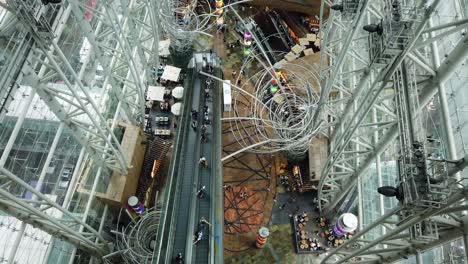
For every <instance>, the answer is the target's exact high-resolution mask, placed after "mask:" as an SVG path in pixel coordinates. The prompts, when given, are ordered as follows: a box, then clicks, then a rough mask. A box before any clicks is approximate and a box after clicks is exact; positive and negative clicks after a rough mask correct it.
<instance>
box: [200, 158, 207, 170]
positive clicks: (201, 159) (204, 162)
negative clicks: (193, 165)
mask: <svg viewBox="0 0 468 264" xmlns="http://www.w3.org/2000/svg"><path fill="white" fill-rule="evenodd" d="M198 163H200V165H202V166H203V167H204V168H208V161H206V158H205V157H203V156H202V157H201V158H200V160H198Z"/></svg>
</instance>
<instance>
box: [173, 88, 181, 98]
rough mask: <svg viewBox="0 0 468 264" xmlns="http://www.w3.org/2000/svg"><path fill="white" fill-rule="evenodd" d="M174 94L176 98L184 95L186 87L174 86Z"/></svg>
mask: <svg viewBox="0 0 468 264" xmlns="http://www.w3.org/2000/svg"><path fill="white" fill-rule="evenodd" d="M172 96H174V98H177V99H180V98H182V97H183V96H184V87H182V86H177V87H176V88H174V89H173V90H172Z"/></svg>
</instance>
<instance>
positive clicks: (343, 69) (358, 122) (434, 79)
mask: <svg viewBox="0 0 468 264" xmlns="http://www.w3.org/2000/svg"><path fill="white" fill-rule="evenodd" d="M340 2H341V1H334V4H338V3H340ZM356 2H360V5H359V6H360V8H358V9H357V10H358V11H357V12H358V13H356V14H355V15H354V19H355V20H353V22H352V23H347V21H348V20H349V19H350V18H349V16H345V15H344V14H340V13H339V12H332V13H331V15H330V18H329V20H328V22H327V25H326V28H325V29H324V36H323V39H324V41H323V42H322V61H323V62H325V61H328V62H329V66H328V67H323V68H322V71H321V74H322V79H323V80H325V85H324V89H330V91H329V93H328V96H330V97H332V98H333V97H338V98H339V99H340V100H337V102H338V103H339V104H331V105H330V106H329V108H330V109H329V111H328V112H330V113H331V116H332V118H333V121H332V125H333V127H332V128H331V130H330V131H329V134H330V155H329V159H328V160H327V163H326V165H325V167H324V169H323V172H322V178H321V181H320V185H319V198H320V206H321V208H322V210H325V211H326V212H332V211H333V209H334V208H335V207H336V206H337V205H338V204H339V203H340V202H342V201H343V199H344V198H345V196H346V195H347V194H348V193H349V192H350V191H351V190H352V189H353V187H354V186H355V184H356V182H357V179H358V177H359V176H360V175H362V173H363V172H364V171H366V169H367V168H368V167H369V166H370V165H371V164H372V163H373V162H374V161H375V159H376V157H377V156H378V155H380V154H381V153H382V152H383V151H384V150H385V149H386V148H387V147H388V146H389V145H390V144H391V143H392V142H393V141H394V140H395V139H396V137H397V136H398V128H397V123H396V121H397V119H396V118H397V116H396V114H395V110H394V105H393V104H392V100H393V97H394V94H393V84H394V82H395V80H393V73H394V72H395V71H396V70H397V69H398V68H399V65H400V64H401V63H402V62H403V61H407V62H408V63H410V64H412V65H413V67H415V69H416V71H417V72H418V78H419V83H418V85H419V87H420V88H419V90H420V104H421V106H424V105H425V104H427V103H428V102H429V100H430V99H431V98H432V97H433V96H434V95H435V93H436V91H437V84H438V83H440V82H443V81H444V80H447V79H448V77H450V75H451V74H453V72H454V70H455V69H456V67H457V66H458V65H460V63H462V62H463V60H464V58H465V57H466V49H465V47H466V43H465V41H464V40H461V41H460V42H459V44H458V46H457V47H455V48H454V49H453V51H452V52H451V54H448V56H447V58H446V60H445V62H446V63H445V64H442V65H441V66H440V67H439V68H437V69H434V68H433V67H431V66H429V65H430V64H429V63H428V62H427V59H425V58H424V57H422V56H419V55H420V54H421V53H422V52H424V50H425V49H427V48H428V47H427V45H428V44H429V43H431V40H434V38H432V37H427V38H422V37H421V35H422V33H425V34H426V33H428V32H430V31H431V28H429V27H428V26H427V22H428V21H429V19H430V18H431V16H432V15H433V14H434V12H435V11H436V7H437V4H438V2H439V1H434V3H433V4H432V5H431V6H428V7H424V13H423V14H421V15H420V16H418V17H415V20H416V21H418V22H417V23H416V24H415V25H413V26H415V29H414V37H413V38H412V39H410V40H409V43H407V46H406V48H405V49H404V50H402V51H401V52H400V53H398V54H395V58H394V59H393V61H391V64H390V65H389V66H385V64H381V63H379V62H378V61H369V58H365V56H368V55H367V53H368V51H369V45H368V40H367V35H368V33H367V32H365V31H364V30H362V27H363V25H366V24H370V23H371V22H375V21H379V20H380V19H381V15H379V14H382V13H383V10H382V7H379V6H376V4H375V3H373V2H372V1H370V2H371V3H368V2H367V1H364V0H363V1H356ZM323 4H324V6H325V5H328V4H331V3H329V2H328V1H323ZM419 8H421V6H419ZM376 10H380V11H379V12H376ZM360 12H365V13H366V15H365V16H362V15H361V13H360ZM363 17H366V19H367V20H366V21H367V22H365V23H364V22H363V21H361V22H360V23H358V22H357V21H356V19H363ZM348 22H349V21H348ZM460 23H462V22H460ZM465 23H466V22H465ZM458 24H459V23H458ZM346 25H349V26H346ZM452 26H453V25H452ZM353 27H359V29H358V32H359V31H360V33H356V31H355V30H352V28H353ZM440 29H441V31H442V32H443V30H446V29H445V28H440ZM459 30H461V29H459ZM439 32H440V31H439ZM452 33H453V31H452ZM440 34H443V33H440ZM350 39H352V40H351V41H350V42H349V40H350ZM421 43H424V45H421ZM358 54H359V55H358ZM373 114H376V115H377V116H378V117H379V119H378V120H373V118H372V115H373ZM375 131H378V133H379V140H378V141H377V142H374V141H373V140H372V134H373V133H374V132H375Z"/></svg>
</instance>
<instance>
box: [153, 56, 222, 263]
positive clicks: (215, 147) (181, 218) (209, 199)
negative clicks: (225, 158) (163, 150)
mask: <svg viewBox="0 0 468 264" xmlns="http://www.w3.org/2000/svg"><path fill="white" fill-rule="evenodd" d="M203 56H205V57H208V59H207V61H208V62H209V63H210V64H212V63H214V65H215V66H216V65H217V63H216V61H214V60H211V59H210V58H209V57H210V56H209V54H204V55H201V54H195V59H194V60H192V62H191V64H190V68H189V69H188V71H187V73H188V76H187V83H186V86H185V87H187V89H185V90H186V91H185V96H184V104H183V109H182V115H181V120H180V122H179V130H178V137H177V139H176V143H175V149H174V155H173V157H174V158H173V161H172V164H171V170H170V172H169V173H170V175H169V177H170V179H169V180H168V186H167V188H166V190H167V193H166V195H165V201H164V203H165V206H164V208H163V214H164V217H163V218H162V223H161V225H160V226H163V227H161V228H160V230H158V245H159V247H158V248H156V249H155V254H154V259H153V263H173V262H174V258H175V256H176V255H177V254H178V253H179V252H180V253H182V254H183V256H184V259H185V263H222V247H221V245H222V241H221V238H222V236H221V234H222V232H221V230H222V217H219V214H217V212H218V211H221V212H222V203H220V202H219V201H221V200H222V177H221V163H220V156H221V152H220V147H221V146H220V141H221V139H220V135H221V133H220V132H219V131H220V121H219V120H220V119H219V115H220V109H219V105H220V104H219V99H218V98H219V91H220V89H219V88H218V87H217V86H218V84H217V83H215V82H214V81H213V85H212V87H213V88H212V89H210V91H209V97H208V98H205V96H204V93H205V92H204V90H205V86H206V77H204V76H201V75H199V74H198V71H199V70H202V67H203V65H204V64H205V65H206V62H205V63H204V62H203ZM216 71H217V72H219V70H218V69H217V70H216ZM204 106H207V107H208V109H209V111H208V112H209V115H208V116H209V120H210V124H208V125H207V134H208V140H207V142H202V141H201V135H202V132H201V127H202V125H203V123H204V121H203V119H204V114H203V112H204ZM192 109H195V110H197V111H198V112H199V113H198V117H197V119H196V129H193V128H192V126H191V123H192V121H193V119H192V115H191V110H192ZM202 156H204V157H205V158H206V159H207V161H208V168H203V167H201V166H200V165H199V159H200V157H202ZM202 186H206V189H205V192H206V196H205V197H204V198H203V199H198V198H197V197H196V192H197V191H198V190H199V189H200V188H201V187H202ZM202 218H203V219H205V220H206V221H208V222H209V225H207V226H206V229H204V231H203V233H204V235H203V239H202V240H201V241H200V242H199V243H197V244H196V245H194V244H193V240H194V235H195V233H196V232H197V231H198V229H199V222H200V220H201V219H202ZM220 219H221V220H220Z"/></svg>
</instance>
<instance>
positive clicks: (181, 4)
mask: <svg viewBox="0 0 468 264" xmlns="http://www.w3.org/2000/svg"><path fill="white" fill-rule="evenodd" d="M158 10H159V19H160V22H161V25H162V27H163V29H164V31H165V32H166V33H167V34H168V36H169V39H170V40H171V46H172V47H173V48H174V50H175V51H177V52H186V51H187V50H190V49H191V48H192V45H193V41H194V39H195V38H196V37H197V35H198V34H200V33H204V32H205V31H207V30H208V29H209V28H210V27H212V26H213V23H210V22H211V17H212V16H213V14H212V10H211V5H210V2H209V1H207V0H193V1H182V0H177V1H174V0H162V1H158Z"/></svg>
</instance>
